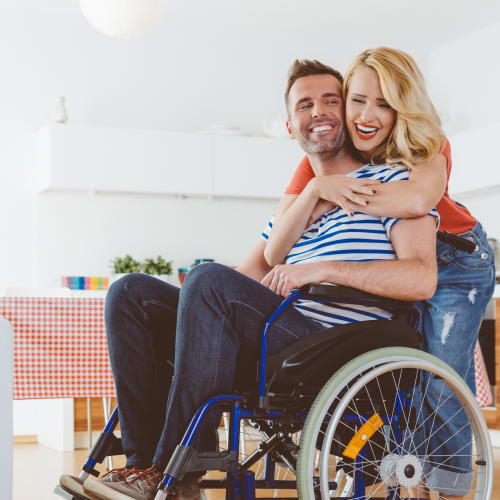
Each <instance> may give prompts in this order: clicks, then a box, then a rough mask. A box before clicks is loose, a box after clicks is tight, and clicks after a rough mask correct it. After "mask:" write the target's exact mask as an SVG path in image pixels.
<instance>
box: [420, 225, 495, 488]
mask: <svg viewBox="0 0 500 500" xmlns="http://www.w3.org/2000/svg"><path fill="white" fill-rule="evenodd" d="M461 236H463V237H465V238H469V239H471V240H472V241H474V243H476V251H475V252H473V253H472V254H468V253H466V252H464V251H461V250H457V249H456V248H454V247H452V246H451V245H449V244H447V243H444V242H441V241H438V243H437V259H438V270H439V276H438V286H437V290H436V293H435V295H434V297H433V298H432V299H431V300H429V301H426V302H424V303H423V304H422V307H423V310H422V321H423V325H422V326H423V332H424V346H423V347H424V350H426V351H427V352H429V353H431V354H433V355H434V356H437V357H438V358H440V359H442V360H443V361H445V362H446V363H448V364H449V365H450V366H451V367H452V368H454V369H455V370H456V371H457V373H458V374H459V375H460V376H461V377H462V378H464V380H465V381H466V382H467V385H468V386H469V387H470V389H471V390H472V392H474V393H475V388H476V383H475V373H474V348H475V346H476V342H477V337H478V332H479V327H480V325H481V320H482V318H483V315H484V311H485V308H486V305H487V304H488V302H489V300H490V299H491V296H492V294H493V290H494V288H495V268H494V264H493V251H492V249H491V246H490V245H489V244H488V242H487V240H486V233H485V232H484V230H483V228H482V227H481V225H480V224H479V223H477V224H476V226H475V227H474V229H473V230H472V231H470V232H468V233H465V234H463V235H461ZM443 386H444V385H443V382H442V380H440V379H438V378H434V377H431V378H430V379H428V380H425V381H424V383H423V390H424V391H425V403H426V407H427V410H428V411H430V412H433V411H434V410H435V409H436V408H439V410H438V412H437V413H438V416H437V417H436V418H433V417H432V418H430V419H428V420H427V422H426V431H425V433H424V435H420V438H421V439H422V438H423V444H422V445H421V446H420V448H418V450H417V451H418V454H419V455H421V456H422V455H424V456H425V457H426V464H425V467H424V470H425V472H426V483H427V486H429V487H430V488H431V489H433V490H437V491H439V492H441V494H449V495H458V496H462V495H466V494H467V493H468V492H469V490H470V488H471V486H472V480H473V472H472V464H471V453H472V447H471V430H470V427H469V425H468V423H467V422H468V418H467V416H466V415H465V413H464V411H463V409H462V405H461V404H460V403H459V402H458V400H457V399H456V398H454V397H450V394H449V391H448V390H446V388H445V389H444V390H443ZM450 455H455V456H454V457H452V458H451V459H450V458H449V457H450Z"/></svg>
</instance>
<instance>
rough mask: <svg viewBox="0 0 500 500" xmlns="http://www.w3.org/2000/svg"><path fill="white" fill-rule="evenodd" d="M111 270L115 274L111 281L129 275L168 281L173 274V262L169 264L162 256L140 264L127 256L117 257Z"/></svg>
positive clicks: (112, 262)
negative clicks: (146, 275) (148, 275)
mask: <svg viewBox="0 0 500 500" xmlns="http://www.w3.org/2000/svg"><path fill="white" fill-rule="evenodd" d="M111 269H112V273H113V277H112V279H111V281H116V280H118V279H120V278H121V277H122V276H124V275H125V274H127V273H145V274H151V275H153V276H156V277H157V278H160V279H162V280H164V281H168V277H169V276H170V275H171V274H172V262H171V261H169V262H167V261H166V260H165V259H164V258H163V257H162V256H161V255H158V257H157V258H156V259H146V260H145V261H144V262H139V261H138V260H136V259H134V258H133V257H132V256H131V255H128V254H127V255H125V257H115V258H114V259H113V260H112V261H111Z"/></svg>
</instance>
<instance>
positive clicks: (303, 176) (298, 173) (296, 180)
mask: <svg viewBox="0 0 500 500" xmlns="http://www.w3.org/2000/svg"><path fill="white" fill-rule="evenodd" d="M313 177H314V171H313V169H312V167H311V162H310V161H309V158H308V157H307V156H304V158H302V161H301V162H300V163H299V166H298V167H297V169H296V170H295V173H294V174H293V177H292V180H291V181H290V184H289V185H288V187H287V188H286V191H285V194H300V193H302V191H303V189H304V188H305V187H306V186H307V183H308V182H309V181H310V180H311V179H312V178H313Z"/></svg>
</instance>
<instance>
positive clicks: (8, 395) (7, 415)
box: [0, 317, 14, 500]
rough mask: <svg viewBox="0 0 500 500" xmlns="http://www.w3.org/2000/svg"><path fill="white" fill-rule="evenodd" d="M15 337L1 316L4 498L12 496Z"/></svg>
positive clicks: (0, 428) (0, 445)
mask: <svg viewBox="0 0 500 500" xmlns="http://www.w3.org/2000/svg"><path fill="white" fill-rule="evenodd" d="M13 338H14V333H13V331H12V327H11V326H10V323H9V322H8V321H7V320H6V319H4V318H1V317H0V401H2V412H1V414H0V484H1V485H2V498H5V499H6V500H7V499H8V500H11V498H12V446H13V436H12V374H13V362H12V359H13Z"/></svg>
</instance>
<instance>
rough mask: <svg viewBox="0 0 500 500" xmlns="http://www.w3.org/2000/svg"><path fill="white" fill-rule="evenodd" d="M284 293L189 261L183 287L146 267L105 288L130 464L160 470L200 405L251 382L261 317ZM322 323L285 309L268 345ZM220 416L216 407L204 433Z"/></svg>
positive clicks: (220, 268) (225, 270)
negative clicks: (238, 381) (153, 274)
mask: <svg viewBox="0 0 500 500" xmlns="http://www.w3.org/2000/svg"><path fill="white" fill-rule="evenodd" d="M282 300H283V297H281V296H279V295H276V294H275V293H273V292H272V291H270V290H269V289H268V288H266V287H264V286H262V285H261V284H260V283H258V282H256V281H254V280H252V279H250V278H248V277H246V276H244V275H243V274H241V273H239V272H237V271H234V270H232V269H230V268H228V267H225V266H222V265H219V264H201V265H199V266H197V267H195V268H194V269H192V270H191V271H190V272H189V274H188V275H187V277H186V280H185V282H184V285H183V287H182V289H180V290H179V289H178V288H176V287H174V286H171V285H169V284H167V283H164V282H162V281H160V280H157V279H155V278H152V277H150V276H147V275H144V274H130V275H127V276H125V277H123V278H121V279H120V280H119V281H117V282H115V283H114V284H113V285H112V286H111V288H110V290H109V292H108V295H107V298H106V309H105V316H106V329H107V334H108V344H109V355H110V360H111V368H112V370H113V375H114V379H115V386H116V393H117V399H118V412H119V417H120V427H121V434H122V442H123V447H124V451H125V454H126V456H127V465H129V466H132V465H135V466H137V467H141V468H146V467H149V466H150V465H151V464H152V463H154V464H156V465H157V466H158V467H159V468H160V469H163V468H164V467H166V465H167V463H168V461H169V459H170V456H171V455H172V452H173V451H174V449H175V447H176V446H177V444H179V442H180V440H181V439H182V436H183V434H184V432H185V430H186V428H187V426H188V424H189V422H190V420H191V418H192V416H193V415H194V413H195V412H196V410H197V409H198V407H199V406H201V404H203V403H204V402H205V401H206V400H208V399H209V398H210V397H212V396H214V395H217V394H222V393H228V392H231V391H233V390H234V388H235V380H236V379H240V378H242V379H248V377H249V376H250V377H251V378H252V381H254V380H256V376H255V374H256V368H257V360H258V355H259V350H260V338H261V335H262V330H263V327H264V323H265V321H266V319H267V318H268V317H269V316H270V315H271V314H272V313H273V312H274V311H275V310H276V308H277V307H278V306H279V304H280V303H281V301H282ZM322 329H324V327H323V326H322V325H321V324H320V323H318V322H316V321H314V320H311V319H308V318H306V317H305V316H304V315H302V314H301V313H299V312H298V311H297V310H295V309H294V308H293V307H290V308H288V309H287V310H286V311H285V312H283V313H282V315H281V316H280V317H279V318H278V319H277V320H276V321H275V323H273V326H272V327H271V330H270V334H269V338H268V352H269V354H272V353H275V352H277V351H279V350H281V349H283V348H284V347H285V346H287V345H289V344H290V343H293V342H294V341H296V340H298V339H300V338H302V337H305V336H306V335H309V334H311V333H313V332H315V331H319V330H322ZM174 365H175V368H173V366H174ZM219 421H220V414H219V413H217V412H213V414H212V415H210V416H209V417H208V422H207V424H206V426H205V429H206V432H205V433H204V435H205V436H211V435H212V436H214V434H215V430H216V429H217V426H218V424H219ZM209 446H210V443H209V439H205V440H203V442H202V443H201V447H202V448H204V449H207V448H208V447H209Z"/></svg>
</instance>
